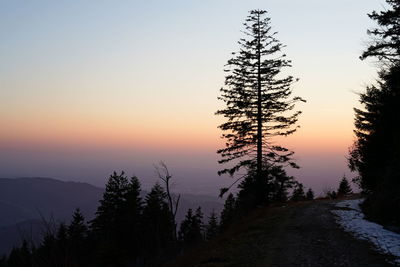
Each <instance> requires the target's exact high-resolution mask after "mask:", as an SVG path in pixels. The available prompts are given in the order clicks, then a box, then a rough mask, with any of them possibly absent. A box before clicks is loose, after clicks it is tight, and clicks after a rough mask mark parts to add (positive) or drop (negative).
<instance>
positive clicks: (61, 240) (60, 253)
mask: <svg viewBox="0 0 400 267" xmlns="http://www.w3.org/2000/svg"><path fill="white" fill-rule="evenodd" d="M67 242H68V236H67V227H66V225H65V224H64V223H61V224H60V225H59V227H58V231H57V236H56V247H55V255H54V260H55V262H57V266H69V265H70V264H69V262H68V260H69V251H68V245H67Z"/></svg>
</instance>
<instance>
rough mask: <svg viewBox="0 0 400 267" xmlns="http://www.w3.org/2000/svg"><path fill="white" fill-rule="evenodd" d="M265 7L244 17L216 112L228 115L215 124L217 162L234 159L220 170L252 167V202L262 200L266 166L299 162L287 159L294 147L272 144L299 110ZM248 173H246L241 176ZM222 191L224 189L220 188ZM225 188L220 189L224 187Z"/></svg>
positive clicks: (290, 130) (291, 127)
mask: <svg viewBox="0 0 400 267" xmlns="http://www.w3.org/2000/svg"><path fill="white" fill-rule="evenodd" d="M266 13H267V12H266V11H263V10H252V11H250V14H249V16H248V17H247V19H246V22H245V24H244V25H245V38H243V39H240V41H239V45H240V51H239V52H237V53H233V55H234V57H233V58H232V59H230V60H228V63H227V67H228V68H227V69H226V72H227V73H228V75H227V76H226V78H225V87H224V88H221V97H219V99H220V100H222V101H224V102H225V103H226V108H225V109H223V110H219V111H217V112H216V114H217V115H222V116H224V117H225V118H227V122H225V123H223V124H221V125H220V126H219V128H220V129H222V130H223V131H227V132H228V133H225V134H223V135H222V136H223V138H225V139H226V147H225V148H223V149H220V150H218V153H219V154H220V155H221V157H222V159H221V160H220V161H219V163H221V164H223V163H228V162H234V166H231V167H228V168H225V169H223V170H221V171H219V174H220V175H221V174H224V173H228V174H230V175H233V174H234V173H235V172H237V171H238V170H239V169H241V168H245V169H246V170H249V169H250V170H254V173H255V174H254V173H252V175H251V177H250V176H248V177H249V178H250V179H254V181H255V183H256V184H257V186H255V187H254V189H255V190H256V191H254V192H253V194H254V195H255V196H256V197H255V198H256V202H265V197H266V196H267V195H268V192H265V191H263V190H265V189H266V188H267V185H266V184H267V183H268V181H267V176H266V172H267V169H268V167H269V166H270V165H273V164H278V165H283V164H285V165H291V166H292V167H297V165H296V164H295V163H294V162H293V161H292V160H291V156H292V155H293V152H291V151H289V150H288V149H286V148H284V147H282V146H280V145H271V139H272V138H273V137H275V136H287V135H290V134H292V133H294V132H295V131H296V127H295V124H296V122H297V118H298V116H299V115H300V113H301V112H300V111H297V112H292V113H291V114H287V112H288V111H292V110H293V109H294V105H295V103H296V102H297V101H302V99H301V98H299V97H294V98H292V97H291V93H292V92H291V88H290V87H291V85H292V84H293V83H294V82H295V79H294V78H293V77H292V76H286V77H282V75H280V74H281V72H282V70H283V69H284V68H287V67H290V66H291V62H290V61H289V60H287V59H286V58H285V57H286V55H285V54H283V53H282V51H281V50H282V48H283V47H284V46H283V45H282V44H281V43H280V42H279V41H278V40H277V39H276V38H275V35H276V33H274V32H272V30H271V26H270V18H268V17H266ZM245 178H246V177H245ZM223 191H226V190H223ZM222 193H223V192H222Z"/></svg>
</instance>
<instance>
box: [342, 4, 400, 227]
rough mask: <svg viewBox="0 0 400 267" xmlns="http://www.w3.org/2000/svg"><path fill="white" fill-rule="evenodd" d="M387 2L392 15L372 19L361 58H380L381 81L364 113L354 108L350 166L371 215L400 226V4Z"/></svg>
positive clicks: (366, 98) (366, 96) (363, 99)
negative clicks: (353, 134)
mask: <svg viewBox="0 0 400 267" xmlns="http://www.w3.org/2000/svg"><path fill="white" fill-rule="evenodd" d="M386 2H387V5H388V8H387V9H386V10H384V11H381V12H377V11H373V12H372V13H371V14H369V17H370V18H371V19H372V20H374V21H375V22H376V23H377V25H378V26H377V27H376V28H372V29H370V30H368V34H369V35H370V36H371V42H370V45H369V46H368V48H367V49H366V50H365V51H364V52H363V54H362V55H361V57H360V58H361V59H363V60H364V59H367V58H373V59H375V60H376V63H377V65H378V67H379V73H378V74H379V77H378V79H377V81H376V83H375V84H371V85H369V86H368V87H367V88H366V91H365V92H363V93H360V104H361V106H362V108H355V109H354V111H355V128H356V129H355V135H356V141H355V142H354V144H353V146H352V147H351V149H350V155H349V167H350V169H351V170H352V171H354V172H356V173H357V174H358V175H357V176H356V178H355V179H354V181H355V182H356V183H357V184H358V185H359V186H360V188H361V189H362V190H363V193H364V194H365V195H366V201H365V202H364V204H363V209H364V211H365V213H366V214H367V216H368V217H369V218H370V219H372V220H375V221H378V222H381V223H384V224H393V225H400V212H399V211H400V154H399V151H400V139H399V130H398V129H399V127H398V125H399V124H400V109H399V103H400V1H399V0H386Z"/></svg>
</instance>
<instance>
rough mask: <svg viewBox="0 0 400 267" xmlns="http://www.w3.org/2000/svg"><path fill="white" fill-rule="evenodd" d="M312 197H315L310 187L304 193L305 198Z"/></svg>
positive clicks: (309, 198) (311, 198) (310, 198)
mask: <svg viewBox="0 0 400 267" xmlns="http://www.w3.org/2000/svg"><path fill="white" fill-rule="evenodd" d="M314 197H315V195H314V191H313V190H312V189H311V188H309V189H308V190H307V193H306V200H313V199H314Z"/></svg>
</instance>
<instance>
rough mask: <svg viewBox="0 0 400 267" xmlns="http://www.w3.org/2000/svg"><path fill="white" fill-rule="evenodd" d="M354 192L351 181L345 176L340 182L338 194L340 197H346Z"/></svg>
mask: <svg viewBox="0 0 400 267" xmlns="http://www.w3.org/2000/svg"><path fill="white" fill-rule="evenodd" d="M352 192H353V190H351V187H350V183H349V181H348V180H347V178H346V176H343V178H342V180H340V183H339V188H338V190H337V194H338V195H339V196H345V195H348V194H351V193H352Z"/></svg>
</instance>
